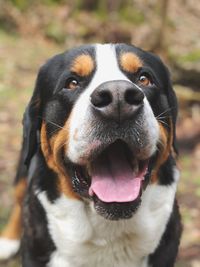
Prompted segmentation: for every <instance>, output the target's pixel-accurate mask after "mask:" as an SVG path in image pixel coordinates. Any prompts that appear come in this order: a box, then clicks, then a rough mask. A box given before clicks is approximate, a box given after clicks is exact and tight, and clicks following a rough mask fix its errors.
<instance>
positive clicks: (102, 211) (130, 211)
mask: <svg viewBox="0 0 200 267" xmlns="http://www.w3.org/2000/svg"><path fill="white" fill-rule="evenodd" d="M93 201H94V208H95V210H96V212H97V213H98V214H99V215H101V216H102V217H104V218H105V219H107V220H112V221H117V220H124V219H130V218H132V216H133V215H134V213H135V212H136V211H137V209H138V208H139V206H140V204H141V197H140V196H139V197H138V198H137V199H136V200H134V201H131V202H124V203H119V202H111V203H106V202H103V201H101V200H100V199H99V198H98V197H97V196H93Z"/></svg>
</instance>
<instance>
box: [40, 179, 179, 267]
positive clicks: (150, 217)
mask: <svg viewBox="0 0 200 267" xmlns="http://www.w3.org/2000/svg"><path fill="white" fill-rule="evenodd" d="M175 192H176V182H174V184H172V185H170V186H159V185H149V186H148V187H147V189H146V191H145V192H144V193H143V197H142V204H141V206H140V208H139V209H138V211H137V212H136V213H135V215H134V216H133V218H131V219H129V220H123V221H108V220H105V219H104V218H102V217H101V216H99V215H97V214H96V212H95V210H94V209H93V207H92V206H90V205H89V204H85V203H84V202H81V201H78V200H72V199H68V198H66V196H62V197H60V198H59V199H58V200H57V201H56V202H55V203H53V204H52V203H50V202H49V201H48V198H47V196H46V194H45V192H37V196H38V199H39V201H40V202H41V204H42V205H43V207H44V209H45V210H46V213H47V220H48V228H49V232H50V235H51V237H52V240H53V241H54V243H55V245H56V248H57V249H56V250H55V252H54V253H53V254H52V256H51V259H50V262H49V264H48V266H49V267H102V266H103V267H148V263H147V261H148V255H149V254H150V253H152V252H154V251H155V249H156V247H157V246H158V244H159V241H160V238H161V236H162V234H163V232H164V229H165V227H166V224H167V222H168V219H169V216H170V214H171V212H172V207H173V202H174V197H175Z"/></svg>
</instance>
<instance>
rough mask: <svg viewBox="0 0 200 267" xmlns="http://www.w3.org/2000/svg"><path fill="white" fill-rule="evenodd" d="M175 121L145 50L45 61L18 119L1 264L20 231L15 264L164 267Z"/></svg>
mask: <svg viewBox="0 0 200 267" xmlns="http://www.w3.org/2000/svg"><path fill="white" fill-rule="evenodd" d="M176 117H177V100H176V96H175V93H174V90H173V88H172V84H171V81H170V75H169V72H168V69H167V68H166V66H165V65H164V64H163V63H162V61H161V60H160V58H159V57H158V56H156V55H154V54H153V53H150V52H146V51H143V50H141V49H139V48H137V47H135V46H133V45H126V44H94V45H84V46H81V47H78V48H74V49H72V50H70V51H68V52H64V53H62V54H59V55H56V56H54V57H53V58H51V59H50V60H48V61H47V62H46V64H45V65H43V66H42V67H41V68H40V70H39V74H38V77H37V80H36V85H35V89H34V92H33V95H32V98H31V100H30V102H29V104H28V106H27V108H26V111H25V114H24V119H23V127H24V132H23V144H22V150H21V156H20V161H19V166H18V171H17V176H16V179H15V180H16V182H15V183H16V190H15V191H16V203H15V207H14V210H13V213H12V215H11V219H10V222H9V224H8V226H7V228H6V230H5V231H4V232H3V234H2V238H1V240H0V247H2V244H4V248H5V247H6V249H4V251H3V250H2V251H3V252H2V253H4V255H3V256H4V258H5V257H9V256H11V255H13V254H14V253H15V252H16V251H17V250H18V249H19V242H20V241H19V239H20V236H21V233H22V238H21V253H22V266H23V267H44V266H48V267H86V266H87V267H100V266H101V267H102V266H103V267H150V266H151V267H173V266H174V263H175V260H176V257H177V252H178V246H179V242H180V237H181V231H182V226H181V218H180V214H179V209H178V205H177V201H176V188H177V182H178V180H179V171H178V168H177V167H176V157H177V148H176V133H175V125H176ZM22 203H23V204H22ZM22 205H23V211H21V208H20V207H21V206H22ZM21 212H22V215H21ZM21 217H22V221H23V223H22V224H23V230H22V229H21ZM6 242H7V243H6ZM5 244H7V246H5ZM3 256H2V257H3Z"/></svg>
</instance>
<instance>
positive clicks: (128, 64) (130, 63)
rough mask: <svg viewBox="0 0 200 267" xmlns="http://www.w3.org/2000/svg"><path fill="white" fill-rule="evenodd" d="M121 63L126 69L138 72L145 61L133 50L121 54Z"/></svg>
mask: <svg viewBox="0 0 200 267" xmlns="http://www.w3.org/2000/svg"><path fill="white" fill-rule="evenodd" d="M120 65H121V67H122V69H123V70H124V71H127V72H137V71H138V69H139V68H141V67H142V65H143V63H142V60H141V59H140V58H139V57H138V56H137V55H135V54H133V53H132V52H125V53H122V54H121V56H120Z"/></svg>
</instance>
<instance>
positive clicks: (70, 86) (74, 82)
mask: <svg viewBox="0 0 200 267" xmlns="http://www.w3.org/2000/svg"><path fill="white" fill-rule="evenodd" d="M78 86H79V83H78V81H77V80H76V79H74V78H70V79H68V80H67V82H66V85H65V87H66V88H67V89H71V90H75V89H76V88H77V87H78Z"/></svg>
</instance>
